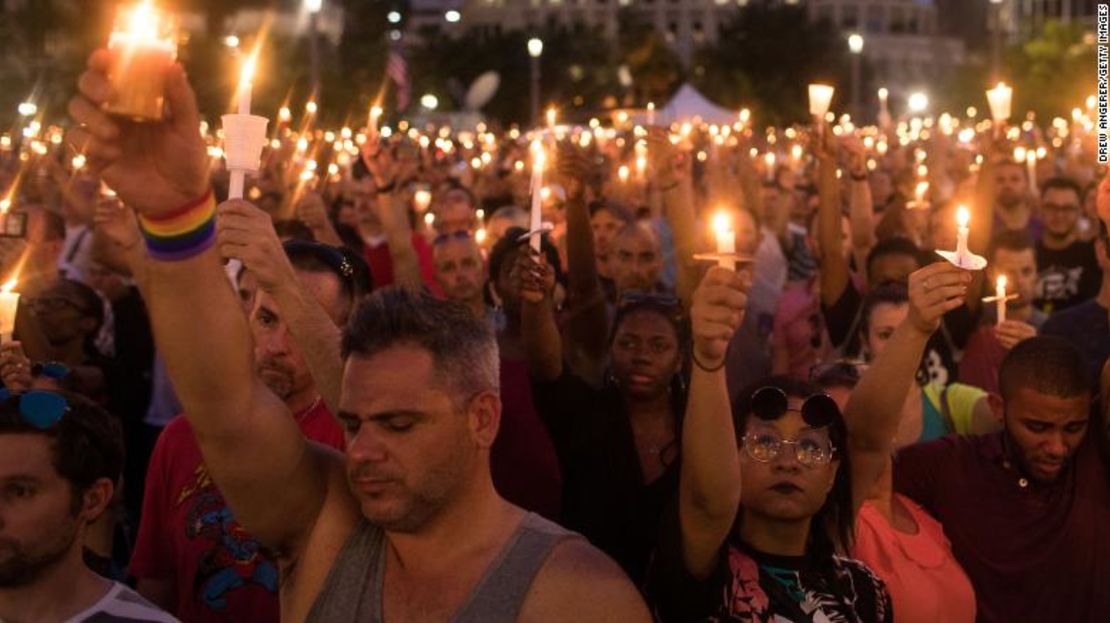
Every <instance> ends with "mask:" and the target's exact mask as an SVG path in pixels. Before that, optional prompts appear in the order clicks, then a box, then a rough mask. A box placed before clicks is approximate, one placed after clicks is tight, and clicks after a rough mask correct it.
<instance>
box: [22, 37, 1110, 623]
mask: <svg viewBox="0 0 1110 623" xmlns="http://www.w3.org/2000/svg"><path fill="white" fill-rule="evenodd" d="M108 63H109V60H108V56H107V53H106V52H105V51H103V50H101V51H97V52H95V53H94V54H93V55H92V56H91V58H90V60H89V66H88V69H87V70H86V72H85V73H84V74H83V75H82V76H81V78H80V81H79V85H78V93H77V95H76V96H75V97H74V98H73V100H72V101H71V102H70V105H69V114H70V116H71V117H72V127H71V128H70V129H69V131H68V133H67V136H66V138H65V143H64V148H63V150H59V151H57V152H53V151H49V150H44V152H45V153H36V152H35V151H33V150H28V149H23V148H21V147H20V146H19V145H15V146H12V145H9V146H8V147H7V148H6V149H5V151H4V153H0V160H2V161H3V163H2V164H3V167H4V170H3V175H4V176H5V179H6V180H7V181H8V184H9V188H11V189H12V190H11V192H9V195H8V200H7V201H9V203H10V205H11V207H12V214H22V215H24V216H25V218H26V226H27V227H26V233H25V235H24V236H22V237H16V238H8V239H5V240H3V241H2V242H0V256H2V259H3V263H4V265H5V266H7V267H8V269H9V270H10V271H11V273H12V275H13V276H14V278H15V280H16V281H17V287H16V291H18V292H19V293H20V299H19V306H18V311H17V313H16V317H15V327H14V339H8V338H7V336H5V340H4V342H3V343H2V344H0V380H2V381H3V386H4V387H3V389H0V621H3V622H6V623H53V622H71V621H72V622H85V621H88V622H93V621H96V622H101V621H120V622H123V621H158V622H162V621H177V620H180V621H186V622H189V623H192V622H196V623H209V622H232V621H234V622H240V623H269V622H276V621H279V620H285V621H313V622H326V623H342V622H344V621H350V622H352V623H353V622H356V621H359V622H361V621H387V622H388V621H482V622H490V621H516V620H527V621H532V620H545V621H622V622H625V621H628V622H632V621H653V620H654V621H660V622H663V623H672V622H673V623H677V622H686V621H761V622H770V621H792V622H812V623H817V622H823V621H829V622H837V621H844V622H861V623H866V622H895V623H918V622H921V623H924V622H953V623H959V622H971V621H983V622H1007V623H1010V622H1018V621H1031V622H1033V621H1036V622H1043V621H1068V622H1082V621H1089V622H1094V621H1101V620H1103V619H1102V617H1103V616H1106V614H1104V613H1106V612H1110V562H1108V561H1110V537H1108V536H1107V531H1106V526H1110V479H1108V478H1107V474H1108V472H1107V470H1108V468H1110V424H1108V421H1107V419H1106V417H1105V414H1104V409H1103V408H1102V404H1103V402H1102V401H1103V400H1105V399H1107V398H1110V395H1108V392H1110V389H1104V387H1106V385H1107V384H1108V383H1110V373H1107V374H1106V375H1104V374H1103V367H1104V364H1105V363H1106V361H1107V358H1108V357H1110V237H1108V234H1107V226H1108V224H1110V177H1107V178H1104V179H1103V180H1102V182H1101V183H1100V182H1099V180H1098V176H1099V175H1100V173H1101V172H1102V170H1101V169H1100V168H1098V167H1097V165H1096V164H1095V158H1094V153H1093V147H1092V141H1091V140H1090V136H1084V135H1083V133H1082V128H1081V127H1073V128H1072V131H1071V133H1070V135H1069V133H1068V132H1067V131H1066V129H1064V130H1065V131H1061V129H1062V128H1061V127H1059V126H1057V127H1056V128H1055V130H1054V133H1052V134H1048V133H1047V132H1046V131H1044V130H1042V129H1038V128H1037V127H1035V126H1034V125H1033V124H1025V125H1024V126H1015V127H1012V128H1007V127H999V126H1000V124H999V123H994V124H991V123H985V124H979V125H978V126H977V125H976V124H975V123H974V122H965V123H966V125H965V130H966V131H963V132H952V131H942V130H941V127H940V125H941V124H939V123H937V124H934V122H933V120H930V121H929V122H928V123H927V124H924V125H923V124H922V123H921V120H914V121H909V122H906V123H901V124H898V125H895V124H893V123H890V122H888V123H885V124H884V125H880V126H879V127H867V128H859V127H855V126H852V125H851V123H850V122H848V121H846V120H842V121H841V122H840V123H838V124H835V125H831V124H829V123H827V122H825V121H824V120H820V122H818V123H815V124H814V125H813V126H812V127H810V128H787V129H771V130H768V131H767V132H766V133H764V132H762V131H756V130H755V129H754V128H753V127H752V126H751V124H750V122H747V121H742V122H738V123H736V124H734V125H733V126H726V127H727V129H722V128H720V127H718V126H712V127H710V126H709V125H707V124H699V123H696V122H692V123H686V124H683V123H681V120H680V121H678V122H676V123H674V124H673V125H668V126H664V125H656V124H645V125H643V126H634V125H632V124H631V123H626V124H625V125H623V126H619V127H614V128H612V129H609V130H606V129H604V128H599V127H598V125H597V124H583V125H582V126H571V125H563V126H556V125H555V124H550V125H549V126H548V127H546V128H536V129H534V130H531V131H521V130H518V129H511V130H507V131H505V132H503V133H498V134H495V133H494V132H493V131H492V130H490V129H488V128H484V127H483V128H482V129H480V130H479V131H477V132H461V131H454V130H450V129H449V128H422V129H417V128H403V127H400V126H399V127H398V128H397V129H395V130H393V129H391V130H390V131H385V129H384V128H383V129H382V130H379V129H378V128H376V127H368V128H366V129H364V130H360V131H359V132H358V134H357V137H356V136H355V134H354V133H353V132H352V131H350V130H348V129H344V130H343V131H342V132H341V133H339V134H335V133H332V132H325V130H323V129H322V128H317V127H314V125H313V120H312V119H309V120H307V121H306V122H305V123H304V124H303V125H302V126H301V127H300V128H295V127H292V126H291V125H290V124H289V123H288V119H282V121H281V122H279V123H277V124H276V126H277V127H276V129H275V132H274V136H273V140H272V142H271V143H270V144H269V145H268V147H267V149H266V150H265V152H264V154H263V159H262V163H261V164H262V167H261V170H260V171H259V173H258V175H257V176H252V177H251V178H250V179H249V180H248V186H247V192H246V198H245V199H238V198H233V199H228V196H227V195H228V173H227V171H226V170H225V169H224V168H223V165H222V161H221V159H220V158H219V157H218V156H214V152H213V142H214V139H213V138H212V137H211V135H210V134H209V133H208V132H207V130H206V129H205V128H204V125H205V124H203V123H202V122H201V117H200V114H199V112H198V110H197V107H196V101H195V97H194V95H193V92H192V89H191V86H190V84H189V81H188V78H187V77H186V75H185V73H184V70H183V69H182V68H181V67H180V66H178V65H175V66H173V67H172V68H171V69H170V70H169V71H168V72H167V75H166V105H167V110H168V113H169V114H168V118H167V120H165V121H162V122H158V123H145V124H141V123H135V122H132V121H127V120H123V119H120V118H117V117H112V116H110V115H108V114H107V113H105V112H104V110H103V104H104V102H105V101H107V100H109V99H110V98H111V97H112V92H111V88H110V87H109V82H108V81H107V78H106V72H107V68H108ZM283 117H284V115H283ZM951 121H952V120H951V119H949V120H948V121H947V122H945V123H946V124H948V123H951ZM930 130H931V131H930ZM967 131H969V132H970V133H968V132H967ZM422 132H423V133H422ZM326 134H335V136H331V137H328V138H324V137H325V135H326ZM787 143H789V145H790V146H789V147H787V146H786V144H787ZM1018 144H1022V145H1025V146H1026V147H1028V148H1029V149H1031V150H1036V149H1037V148H1042V149H1043V150H1044V151H1045V152H1047V153H1045V155H1044V157H1043V158H1041V159H1040V161H1039V165H1038V166H1037V167H1036V169H1035V170H1034V169H1032V168H1031V167H1028V166H1026V162H1025V161H1018V160H1016V159H1015V157H1014V155H1013V153H1014V147H1015V146H1016V145H1018ZM352 146H354V148H353V149H352ZM537 149H541V150H544V151H545V154H546V158H545V161H546V165H547V166H546V169H545V170H544V178H543V183H542V188H541V187H540V185H539V184H536V183H535V182H534V180H533V177H534V171H533V165H534V160H535V159H536V155H535V151H536V150H537ZM761 150H767V153H778V154H780V157H779V158H777V159H776V158H774V157H771V158H764V157H761V156H759V154H760V152H761ZM775 150H778V151H777V152H776V151H775ZM787 153H789V156H786V155H785V154H787ZM75 155H77V156H79V159H80V161H79V165H78V164H76V163H75V162H71V161H70V158H71V157H73V156H75ZM310 162H311V164H309V163H310ZM1031 176H1035V177H1031ZM923 182H924V183H927V184H928V190H927V191H925V190H924V187H923V186H921V184H922V183H923ZM533 195H534V196H533ZM960 206H967V208H968V211H969V214H970V225H961V226H958V219H957V216H956V215H957V212H958V207H960ZM532 209H538V210H542V221H543V222H544V223H545V227H543V228H541V229H540V230H537V229H535V228H534V226H535V219H533V218H532V215H531V213H530V212H531V210H532ZM717 217H724V218H725V219H726V220H727V221H728V223H729V224H730V225H729V227H730V231H731V233H730V234H726V235H731V236H733V237H734V248H735V252H733V253H726V254H725V255H723V256H722V255H717V256H712V257H714V258H715V259H713V261H709V262H706V261H702V260H701V259H699V258H697V257H695V256H698V255H699V254H701V253H703V252H707V251H714V250H718V251H719V250H721V249H720V248H719V247H718V246H717V244H718V243H717V242H716V240H717V239H716V238H715V237H714V230H713V229H712V228H711V226H710V223H711V222H712V221H713V220H714V219H715V218H717ZM4 218H5V219H6V218H9V217H8V216H5V217H4ZM719 235H720V232H718V236H719ZM964 237H966V240H967V244H968V246H969V248H970V250H971V251H972V252H974V253H978V254H980V255H982V256H983V257H985V258H986V259H987V267H986V269H985V270H979V271H972V270H967V269H964V268H961V267H959V266H956V265H954V264H952V263H949V262H947V261H945V260H943V259H941V257H940V256H938V255H937V254H936V253H935V251H936V250H951V249H955V248H956V247H957V239H958V238H961V239H962V238H964ZM537 243H538V244H537ZM1000 277H1001V278H1005V283H1006V284H1007V288H1008V290H1007V292H1008V293H1009V295H1010V296H1009V297H1008V298H1007V299H1006V300H1004V301H1003V302H1002V303H996V302H992V301H990V300H989V297H992V296H994V295H996V281H997V280H998V278H1000ZM1014 295H1016V296H1014ZM984 299H988V301H986V302H984ZM1001 312H1004V318H1003V317H1001V316H1000V313H1001ZM1100 613H1103V614H1100Z"/></svg>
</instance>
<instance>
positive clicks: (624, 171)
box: [617, 164, 628, 184]
mask: <svg viewBox="0 0 1110 623" xmlns="http://www.w3.org/2000/svg"><path fill="white" fill-rule="evenodd" d="M617 178H618V179H620V181H621V184H627V183H628V165H625V164H622V165H621V166H620V168H619V169H617Z"/></svg>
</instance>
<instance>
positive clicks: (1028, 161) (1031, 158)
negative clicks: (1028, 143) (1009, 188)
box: [1025, 149, 1037, 196]
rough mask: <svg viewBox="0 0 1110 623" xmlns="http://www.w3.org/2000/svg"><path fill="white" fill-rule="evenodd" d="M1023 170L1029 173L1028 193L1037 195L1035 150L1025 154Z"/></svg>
mask: <svg viewBox="0 0 1110 623" xmlns="http://www.w3.org/2000/svg"><path fill="white" fill-rule="evenodd" d="M1025 168H1026V169H1027V170H1028V172H1029V192H1031V193H1033V196H1036V195H1037V150H1035V149H1030V150H1029V151H1027V152H1025Z"/></svg>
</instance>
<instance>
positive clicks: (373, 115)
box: [367, 104, 382, 136]
mask: <svg viewBox="0 0 1110 623" xmlns="http://www.w3.org/2000/svg"><path fill="white" fill-rule="evenodd" d="M381 118H382V107H381V106H378V105H377V104H375V105H373V106H371V107H370V120H369V122H368V123H367V128H369V130H370V136H376V135H377V134H378V122H379V121H380V120H381Z"/></svg>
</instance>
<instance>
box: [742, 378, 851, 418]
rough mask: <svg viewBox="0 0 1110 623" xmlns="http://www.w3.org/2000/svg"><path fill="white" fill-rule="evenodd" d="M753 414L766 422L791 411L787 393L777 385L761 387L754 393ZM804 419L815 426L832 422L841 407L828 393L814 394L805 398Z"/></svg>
mask: <svg viewBox="0 0 1110 623" xmlns="http://www.w3.org/2000/svg"><path fill="white" fill-rule="evenodd" d="M751 405H752V406H751V409H752V414H753V415H755V416H756V417H757V418H759V419H761V420H763V421H764V422H772V421H774V420H777V419H779V418H781V417H782V416H784V415H786V412H787V411H791V410H792V409H790V402H789V401H788V400H787V398H786V393H785V392H783V391H782V390H781V389H779V388H777V387H761V388H759V389H757V390H755V393H754V394H752V402H751ZM797 411H800V413H801V414H802V420H804V421H805V423H806V424H807V425H809V426H812V427H813V428H822V427H825V426H828V425H829V424H832V423H833V422H834V421H835V420H836V419H837V418H839V417H840V407H837V406H836V401H834V400H833V399H832V398H830V397H829V396H828V395H827V394H814V395H812V396H810V397H809V398H806V399H805V402H803V403H802V408H801V409H800V410H797Z"/></svg>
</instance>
